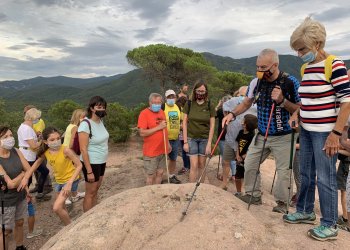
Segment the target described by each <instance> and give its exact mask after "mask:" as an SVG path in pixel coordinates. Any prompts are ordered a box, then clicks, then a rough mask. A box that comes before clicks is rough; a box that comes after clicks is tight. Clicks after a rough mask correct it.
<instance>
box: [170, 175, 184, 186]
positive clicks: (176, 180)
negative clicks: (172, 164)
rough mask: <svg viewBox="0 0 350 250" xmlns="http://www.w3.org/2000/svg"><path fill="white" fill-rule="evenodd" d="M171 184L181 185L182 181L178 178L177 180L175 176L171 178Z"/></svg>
mask: <svg viewBox="0 0 350 250" xmlns="http://www.w3.org/2000/svg"><path fill="white" fill-rule="evenodd" d="M169 180H170V183H172V184H180V183H181V181H180V180H179V179H178V178H176V175H173V176H172V177H170V179H169Z"/></svg>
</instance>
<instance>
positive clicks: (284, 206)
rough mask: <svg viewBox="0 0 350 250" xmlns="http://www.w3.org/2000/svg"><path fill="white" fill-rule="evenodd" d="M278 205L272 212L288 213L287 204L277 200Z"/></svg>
mask: <svg viewBox="0 0 350 250" xmlns="http://www.w3.org/2000/svg"><path fill="white" fill-rule="evenodd" d="M276 203H277V206H275V207H273V208H272V212H276V213H281V214H285V213H287V204H286V203H285V202H283V201H277V202H276Z"/></svg>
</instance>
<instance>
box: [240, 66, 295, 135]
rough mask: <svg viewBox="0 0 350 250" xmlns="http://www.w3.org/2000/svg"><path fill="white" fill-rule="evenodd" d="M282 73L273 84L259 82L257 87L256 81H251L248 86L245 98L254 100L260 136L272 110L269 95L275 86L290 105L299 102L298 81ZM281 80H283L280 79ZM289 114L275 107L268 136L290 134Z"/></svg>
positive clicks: (263, 81) (263, 132)
mask: <svg viewBox="0 0 350 250" xmlns="http://www.w3.org/2000/svg"><path fill="white" fill-rule="evenodd" d="M282 74H283V73H282V72H281V73H280V75H279V76H278V78H277V79H276V80H275V81H273V82H267V81H266V80H261V81H260V83H259V86H257V85H258V84H257V79H256V78H255V79H253V80H252V81H251V83H250V84H249V87H248V91H247V96H248V98H254V99H255V101H256V104H257V107H258V130H259V132H260V133H261V134H263V135H264V134H265V132H266V129H267V125H268V121H269V116H270V112H271V108H272V103H273V101H272V99H271V93H272V90H273V89H274V88H275V86H280V87H281V89H282V93H283V96H284V97H285V98H286V99H287V100H288V101H290V102H292V103H298V102H300V97H299V93H298V88H299V86H300V84H299V81H298V80H297V79H296V78H295V77H293V76H290V75H288V76H287V77H285V76H282ZM282 78H283V79H282ZM289 117H290V114H289V112H288V111H287V110H286V109H284V108H282V107H280V106H279V105H277V104H276V105H275V110H274V112H273V114H272V118H271V123H270V128H269V135H284V134H289V133H291V132H292V129H291V127H290V126H289V124H288V120H289Z"/></svg>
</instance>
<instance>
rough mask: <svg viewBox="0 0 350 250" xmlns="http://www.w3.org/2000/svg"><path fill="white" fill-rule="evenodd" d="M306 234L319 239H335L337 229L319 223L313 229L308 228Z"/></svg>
mask: <svg viewBox="0 0 350 250" xmlns="http://www.w3.org/2000/svg"><path fill="white" fill-rule="evenodd" d="M307 234H308V235H309V236H310V237H312V238H314V239H316V240H320V241H326V240H336V239H337V236H338V229H337V228H333V227H326V226H322V225H321V226H318V227H315V228H313V229H310V230H309V231H308V232H307Z"/></svg>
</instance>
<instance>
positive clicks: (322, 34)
mask: <svg viewBox="0 0 350 250" xmlns="http://www.w3.org/2000/svg"><path fill="white" fill-rule="evenodd" d="M326 36H327V34H326V29H325V27H324V26H323V24H321V23H320V22H318V21H316V20H312V19H311V18H310V17H307V18H305V20H304V21H303V22H302V23H301V24H300V25H299V26H298V27H297V28H296V29H295V30H294V31H293V34H292V35H291V37H290V47H292V49H294V50H298V49H300V48H296V47H295V44H296V42H298V41H301V42H303V43H304V45H305V46H306V47H307V48H308V49H311V48H312V46H315V45H317V44H319V48H318V49H323V48H324V46H325V44H326Z"/></svg>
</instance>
